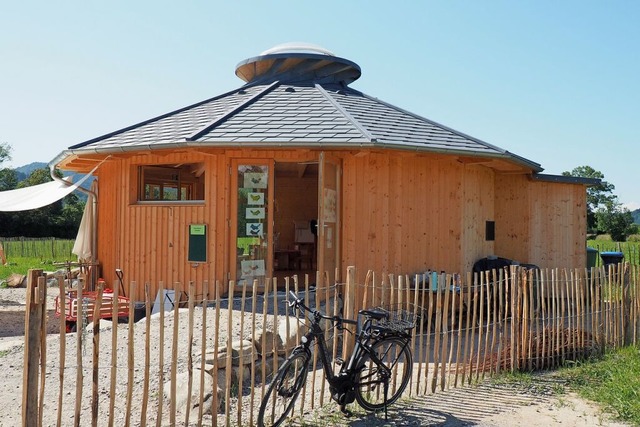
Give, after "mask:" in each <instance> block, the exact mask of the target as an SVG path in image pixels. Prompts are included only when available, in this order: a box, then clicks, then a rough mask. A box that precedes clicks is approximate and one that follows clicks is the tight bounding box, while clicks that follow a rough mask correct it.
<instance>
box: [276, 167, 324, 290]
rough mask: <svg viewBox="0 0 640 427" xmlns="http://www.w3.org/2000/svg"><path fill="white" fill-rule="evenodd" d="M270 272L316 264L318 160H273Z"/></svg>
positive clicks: (306, 270)
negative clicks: (300, 161)
mask: <svg viewBox="0 0 640 427" xmlns="http://www.w3.org/2000/svg"><path fill="white" fill-rule="evenodd" d="M274 198H275V203H274V210H275V214H274V216H273V217H274V229H273V230H274V245H273V248H274V257H273V260H274V261H273V263H274V265H273V274H274V277H277V278H278V282H279V283H283V281H284V280H283V279H284V278H285V277H290V276H293V275H296V274H297V275H298V276H299V278H300V280H304V275H305V274H310V275H311V276H312V277H311V279H310V280H311V281H312V282H313V281H315V272H316V268H317V259H316V258H317V251H316V249H317V238H316V235H317V215H318V164H317V163H276V165H275V193H274Z"/></svg>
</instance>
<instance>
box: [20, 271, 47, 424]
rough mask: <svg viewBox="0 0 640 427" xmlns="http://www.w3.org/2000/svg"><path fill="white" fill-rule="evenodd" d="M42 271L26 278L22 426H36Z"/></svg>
mask: <svg viewBox="0 0 640 427" xmlns="http://www.w3.org/2000/svg"><path fill="white" fill-rule="evenodd" d="M40 275H42V270H29V273H28V276H27V301H26V303H27V307H26V312H25V321H24V326H25V328H24V342H25V345H24V368H23V376H22V425H23V426H35V425H38V422H39V416H38V407H39V405H38V376H39V366H38V365H39V362H40V342H41V340H40V335H41V333H42V332H43V331H42V307H43V306H45V304H44V301H40V298H39V295H38V290H37V284H38V276H40Z"/></svg>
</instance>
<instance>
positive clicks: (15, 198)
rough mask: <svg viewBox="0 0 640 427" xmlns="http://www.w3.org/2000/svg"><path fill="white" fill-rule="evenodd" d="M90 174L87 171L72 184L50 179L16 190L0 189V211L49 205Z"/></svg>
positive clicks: (74, 187)
mask: <svg viewBox="0 0 640 427" xmlns="http://www.w3.org/2000/svg"><path fill="white" fill-rule="evenodd" d="M90 176H91V174H90V173H89V174H87V175H85V176H83V177H82V179H80V180H79V181H78V182H76V183H73V184H72V183H71V182H68V181H65V182H66V184H65V183H62V182H60V181H51V182H45V183H44V184H38V185H32V186H31V187H25V188H18V189H16V190H9V191H0V211H1V212H17V211H28V210H31V209H37V208H41V207H43V206H47V205H50V204H51V203H54V202H57V201H58V200H60V199H62V198H63V197H64V196H67V195H69V194H71V193H72V192H73V191H74V190H75V189H77V188H78V187H79V186H80V185H82V183H84V182H85V181H86V180H87V179H89V177H90Z"/></svg>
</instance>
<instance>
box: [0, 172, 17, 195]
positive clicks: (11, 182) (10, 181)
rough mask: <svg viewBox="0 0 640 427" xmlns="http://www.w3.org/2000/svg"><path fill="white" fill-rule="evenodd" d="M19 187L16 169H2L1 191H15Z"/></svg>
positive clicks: (0, 173) (0, 174) (0, 175)
mask: <svg viewBox="0 0 640 427" xmlns="http://www.w3.org/2000/svg"><path fill="white" fill-rule="evenodd" d="M17 186H18V172H16V170H15V169H10V168H3V169H0V191H7V190H13V189H15V188H16V187H17Z"/></svg>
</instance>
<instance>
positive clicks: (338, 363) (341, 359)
mask: <svg viewBox="0 0 640 427" xmlns="http://www.w3.org/2000/svg"><path fill="white" fill-rule="evenodd" d="M334 362H335V364H336V365H338V366H342V365H344V359H343V358H341V357H336V358H335V359H334Z"/></svg>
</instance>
